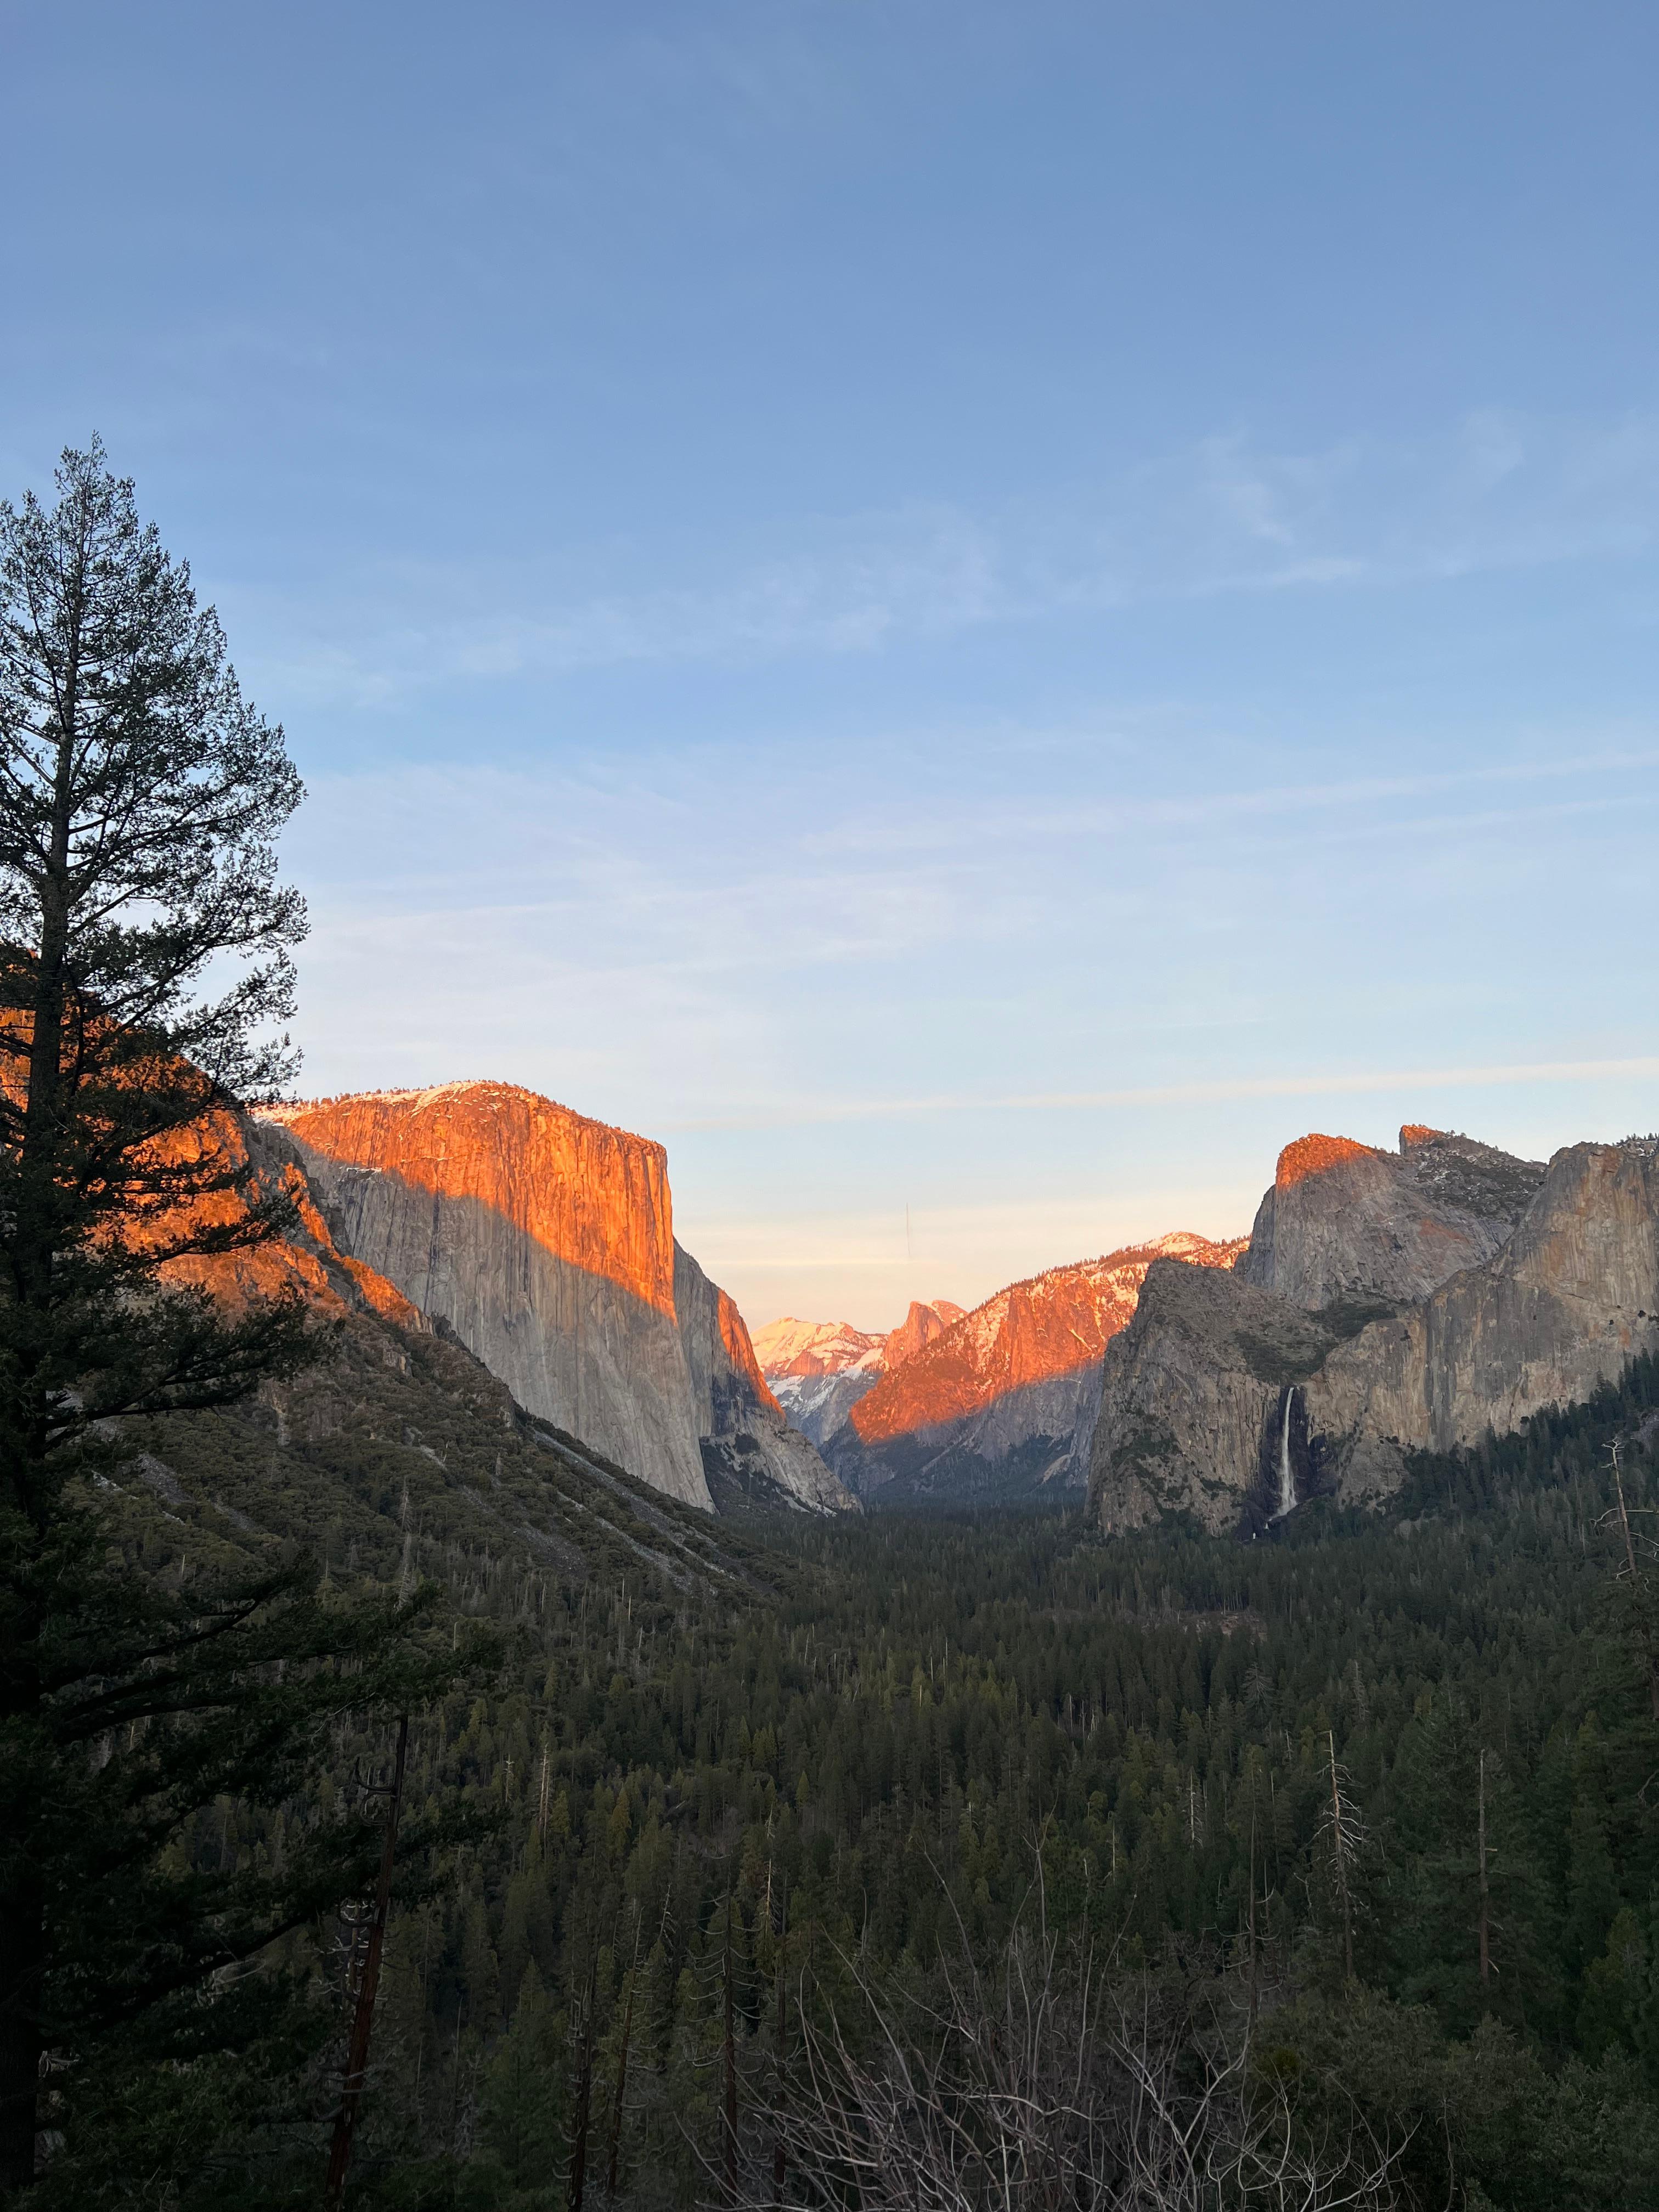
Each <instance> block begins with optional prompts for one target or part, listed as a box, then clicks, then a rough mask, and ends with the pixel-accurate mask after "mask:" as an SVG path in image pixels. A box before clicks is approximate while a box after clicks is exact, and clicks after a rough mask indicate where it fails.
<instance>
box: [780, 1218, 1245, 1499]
mask: <svg viewBox="0 0 1659 2212" xmlns="http://www.w3.org/2000/svg"><path fill="white" fill-rule="evenodd" d="M1242 1249H1243V1240H1242V1239H1240V1240H1237V1241H1236V1242H1234V1243H1227V1244H1217V1243H1212V1242H1211V1241H1210V1240H1209V1239H1208V1238H1207V1237H1194V1236H1192V1235H1189V1234H1188V1233H1186V1232H1184V1231H1182V1232H1177V1233H1176V1234H1175V1235H1173V1236H1170V1237H1162V1238H1160V1239H1158V1241H1157V1242H1156V1243H1151V1244H1146V1245H1137V1246H1134V1247H1133V1248H1131V1249H1126V1250H1123V1251H1118V1252H1112V1253H1109V1254H1108V1255H1106V1256H1105V1257H1104V1258H1102V1259H1098V1260H1085V1261H1079V1262H1078V1263H1077V1264H1075V1265H1073V1266H1070V1267H1051V1268H1049V1269H1048V1271H1047V1272H1046V1273H1043V1274H1041V1275H1035V1276H1032V1277H1031V1278H1030V1279H1029V1280H1028V1281H1025V1282H1020V1283H1013V1284H1010V1285H1008V1287H1007V1288H1006V1289H1005V1290H1000V1291H997V1292H996V1293H995V1295H994V1297H989V1298H987V1299H986V1300H985V1302H984V1303H983V1304H981V1305H978V1306H976V1307H975V1309H974V1310H973V1311H972V1312H971V1313H967V1314H958V1316H957V1318H956V1319H955V1320H953V1321H952V1322H951V1324H950V1326H949V1327H947V1328H942V1329H933V1330H929V1331H927V1332H926V1334H923V1333H922V1332H920V1331H917V1330H914V1329H913V1330H912V1331H911V1334H910V1338H909V1340H908V1343H907V1345H906V1346H905V1356H904V1357H902V1358H897V1359H895V1358H892V1356H891V1354H890V1355H889V1358H888V1360H887V1364H886V1366H885V1370H884V1372H883V1373H882V1374H881V1375H880V1376H878V1378H877V1379H876V1380H875V1382H874V1383H873V1385H872V1387H870V1388H868V1389H866V1391H865V1392H864V1393H863V1394H862V1395H860V1397H859V1398H858V1399H857V1401H856V1402H854V1404H853V1405H852V1407H851V1408H850V1410H849V1412H848V1416H847V1419H846V1421H845V1424H844V1425H842V1427H841V1428H840V1429H839V1430H838V1431H836V1433H834V1434H833V1435H831V1436H829V1437H827V1438H826V1440H825V1443H824V1446H823V1449H824V1454H825V1456H826V1457H827V1458H828V1460H829V1463H830V1465H831V1466H832V1467H833V1468H835V1469H836V1473H837V1474H839V1475H840V1476H841V1478H842V1480H843V1481H844V1482H845V1483H847V1485H848V1487H849V1488H852V1489H856V1490H857V1491H858V1492H860V1495H861V1496H863V1497H866V1498H870V1497H872V1496H874V1495H876V1494H877V1493H878V1492H881V1493H884V1494H885V1495H886V1496H887V1497H889V1498H892V1499H897V1498H904V1497H919V1496H926V1497H941V1496H943V1497H985V1496H989V1495H1004V1494H1012V1493H1015V1492H1021V1491H1027V1490H1030V1489H1033V1488H1036V1487H1040V1486H1042V1485H1043V1484H1045V1483H1050V1482H1060V1483H1062V1484H1072V1483H1075V1484H1078V1485H1079V1486H1080V1485H1081V1484H1082V1483H1083V1481H1084V1480H1085V1476H1086V1473H1087V1468H1088V1449H1089V1441H1090V1437H1091V1435H1092V1433H1093V1429H1094V1419H1095V1412H1096V1408H1097V1404H1098V1401H1099V1394H1100V1373H1101V1354H1102V1352H1103V1350H1104V1348H1105V1346H1106V1343H1107V1341H1108V1340H1109V1338H1110V1337H1111V1336H1113V1335H1115V1334H1116V1332H1117V1331H1118V1330H1119V1329H1121V1328H1123V1327H1124V1326H1125V1325H1126V1323H1127V1321H1128V1319H1129V1317H1130V1316H1131V1315H1132V1314H1133V1311H1134V1309H1135V1300H1136V1298H1137V1297H1138V1296H1139V1290H1140V1285H1141V1280H1142V1279H1143V1277H1144V1276H1145V1274H1146V1269H1147V1267H1149V1266H1150V1265H1151V1264H1152V1261H1153V1260H1154V1259H1156V1258H1158V1257H1159V1256H1161V1255H1164V1254H1167V1253H1171V1252H1174V1253H1179V1254H1180V1255H1182V1257H1183V1258H1186V1259H1188V1260H1190V1261H1192V1262H1193V1264H1194V1266H1198V1267H1231V1265H1232V1263H1233V1261H1234V1260H1235V1259H1236V1258H1237V1255H1238V1253H1239V1252H1240V1251H1241V1250H1242ZM915 1316H916V1309H915V1308H914V1307H913V1308H912V1310H911V1321H912V1322H915Z"/></svg>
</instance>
